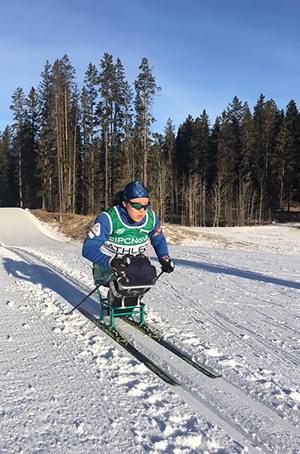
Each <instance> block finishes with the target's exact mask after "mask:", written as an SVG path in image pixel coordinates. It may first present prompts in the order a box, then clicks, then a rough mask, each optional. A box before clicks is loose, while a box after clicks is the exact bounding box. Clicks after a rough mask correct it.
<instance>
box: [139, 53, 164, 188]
mask: <svg viewBox="0 0 300 454" xmlns="http://www.w3.org/2000/svg"><path fill="white" fill-rule="evenodd" d="M139 70H140V73H139V75H138V77H137V79H136V81H135V82H134V87H135V92H136V95H135V101H134V105H135V111H136V125H135V129H136V135H137V137H138V139H140V140H138V141H137V154H138V155H139V154H141V155H142V172H141V174H142V180H143V181H144V184H145V185H146V186H147V180H148V175H147V165H148V149H149V139H150V127H151V125H152V123H153V122H154V121H155V119H154V117H153V116H152V113H151V109H152V106H153V98H154V96H155V94H156V93H157V92H158V91H160V90H161V88H160V87H158V86H157V85H156V83H155V78H154V76H153V74H152V68H150V66H149V62H148V59H147V58H145V57H144V58H143V59H142V62H141V65H140V66H139Z"/></svg>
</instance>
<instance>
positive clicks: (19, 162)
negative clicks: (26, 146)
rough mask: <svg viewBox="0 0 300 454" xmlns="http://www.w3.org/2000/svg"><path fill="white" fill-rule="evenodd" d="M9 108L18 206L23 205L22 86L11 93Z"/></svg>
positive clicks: (21, 206)
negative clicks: (11, 119) (12, 118)
mask: <svg viewBox="0 0 300 454" xmlns="http://www.w3.org/2000/svg"><path fill="white" fill-rule="evenodd" d="M10 109H11V110H12V111H13V113H14V121H15V123H14V124H13V126H12V130H13V148H14V151H15V160H16V169H17V170H16V173H17V181H18V194H19V206H20V208H23V207H24V202H23V133H24V123H25V94H24V91H23V89H22V88H20V87H18V88H17V89H16V90H15V92H14V93H13V95H12V103H11V105H10Z"/></svg>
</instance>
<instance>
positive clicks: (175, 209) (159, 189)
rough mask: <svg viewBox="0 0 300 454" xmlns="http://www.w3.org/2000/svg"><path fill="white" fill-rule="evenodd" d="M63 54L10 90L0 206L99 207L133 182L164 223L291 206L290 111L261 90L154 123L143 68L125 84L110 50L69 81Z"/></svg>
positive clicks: (232, 219) (297, 155) (299, 183)
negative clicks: (29, 82)
mask: <svg viewBox="0 0 300 454" xmlns="http://www.w3.org/2000/svg"><path fill="white" fill-rule="evenodd" d="M75 74H76V71H75V68H74V67H73V66H72V64H71V62H70V60H69V58H68V56H67V55H64V56H63V58H62V59H57V60H56V61H55V62H54V63H53V64H50V63H49V61H47V62H46V64H45V66H44V69H43V72H42V73H41V79H40V83H39V85H38V86H37V87H36V88H33V87H32V88H31V90H30V92H29V93H28V94H25V93H24V91H23V89H22V88H20V87H18V88H17V89H16V90H15V92H14V93H13V94H12V98H11V99H12V101H11V105H10V106H9V107H10V109H11V110H12V112H13V124H12V125H8V126H7V127H6V128H5V130H4V131H3V132H0V206H19V207H21V208H29V209H35V208H41V209H43V210H46V211H50V212H58V213H74V214H83V215H87V214H95V215H96V214H98V213H99V212H100V211H102V210H103V209H105V208H107V207H109V206H110V205H111V204H112V202H113V200H114V196H115V194H116V193H117V192H118V191H120V190H122V189H123V188H124V186H125V185H126V184H127V183H128V182H130V181H133V180H143V181H144V183H145V185H146V186H147V188H148V190H149V193H150V200H151V207H152V209H153V210H154V211H155V212H156V213H157V214H158V216H159V217H160V219H161V220H162V221H165V222H170V223H178V224H182V225H190V226H216V227H217V226H236V225H239V226H242V225H251V224H261V223H264V222H270V221H272V220H274V219H276V217H278V215H279V214H280V213H284V212H291V211H292V210H293V209H299V207H300V113H299V111H298V109H297V106H296V103H295V101H293V100H291V101H290V102H289V104H288V105H287V106H286V109H285V110H279V109H278V108H277V106H276V103H275V101H274V100H272V99H270V100H266V99H265V96H264V95H263V94H261V95H260V96H259V97H258V99H257V103H256V105H255V106H254V107H253V111H251V110H250V108H249V106H248V103H247V102H241V101H240V100H239V99H238V97H236V96H235V97H234V98H233V100H232V102H231V103H230V104H228V106H227V107H226V108H225V109H224V111H223V112H221V113H220V115H219V116H218V117H217V118H216V119H215V121H214V123H213V124H212V123H211V121H210V119H209V117H208V115H207V113H206V110H205V109H204V110H203V111H202V113H200V112H199V113H200V114H199V117H197V118H192V116H190V115H189V116H188V117H187V118H186V119H185V120H183V123H182V124H181V125H180V126H179V128H178V130H177V131H175V127H174V125H173V123H172V119H171V118H169V119H168V120H167V121H166V125H165V128H164V132H163V134H160V133H155V118H154V117H153V115H152V108H153V105H154V101H155V96H156V94H157V93H158V92H159V91H160V90H161V88H160V87H159V86H157V85H156V80H155V77H154V75H153V69H152V68H151V67H150V66H149V62H148V59H147V58H143V59H142V61H141V64H140V66H139V68H138V70H137V74H138V76H137V79H136V80H135V81H134V83H133V84H129V82H128V81H127V80H126V75H125V69H124V67H123V64H122V62H121V60H120V59H119V58H117V59H114V58H113V56H112V55H110V54H108V53H105V54H104V55H103V58H102V59H101V61H100V64H99V65H98V66H96V65H94V64H91V63H90V64H89V65H88V68H87V70H86V73H85V78H84V81H83V83H82V88H81V89H80V90H79V88H78V85H77V82H76V77H75Z"/></svg>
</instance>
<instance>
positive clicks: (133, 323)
mask: <svg viewBox="0 0 300 454" xmlns="http://www.w3.org/2000/svg"><path fill="white" fill-rule="evenodd" d="M123 320H124V321H126V322H127V323H129V324H130V325H131V326H134V327H135V328H136V329H138V330H139V331H141V332H142V333H144V334H146V336H148V337H150V338H151V339H153V340H154V341H155V342H157V343H158V344H160V345H162V346H163V347H165V348H166V349H167V350H169V351H170V352H172V353H174V354H175V355H176V356H178V357H179V358H181V359H182V360H183V361H185V362H186V363H188V364H189V365H190V366H192V367H194V368H195V369H197V370H198V371H199V372H201V373H202V374H204V375H206V376H207V377H209V378H220V377H221V376H222V375H221V374H217V373H215V372H212V371H211V370H209V369H207V368H206V367H204V366H202V365H201V364H199V363H197V362H196V361H194V360H193V359H192V358H191V357H190V356H189V355H187V354H186V353H183V352H182V351H181V350H180V349H179V348H177V347H175V345H173V344H172V343H170V342H168V341H166V340H165V339H164V338H163V337H161V336H160V335H159V334H158V333H156V332H154V331H153V330H152V329H151V328H150V327H149V326H148V325H146V324H143V325H140V324H139V323H138V322H136V321H135V320H134V319H132V318H128V317H126V318H125V317H124V318H123Z"/></svg>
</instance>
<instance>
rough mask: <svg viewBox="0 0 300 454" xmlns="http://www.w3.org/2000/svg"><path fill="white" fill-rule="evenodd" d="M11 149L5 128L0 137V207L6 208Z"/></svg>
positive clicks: (9, 137) (9, 135) (8, 129)
mask: <svg viewBox="0 0 300 454" xmlns="http://www.w3.org/2000/svg"><path fill="white" fill-rule="evenodd" d="M10 147H11V133H10V128H9V127H8V126H7V127H6V128H5V130H4V132H3V134H1V135H0V206H7V204H8V202H9V197H8V188H9V156H10Z"/></svg>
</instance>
